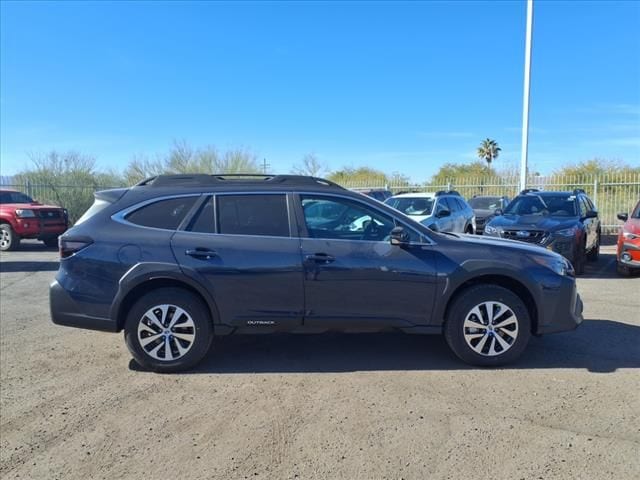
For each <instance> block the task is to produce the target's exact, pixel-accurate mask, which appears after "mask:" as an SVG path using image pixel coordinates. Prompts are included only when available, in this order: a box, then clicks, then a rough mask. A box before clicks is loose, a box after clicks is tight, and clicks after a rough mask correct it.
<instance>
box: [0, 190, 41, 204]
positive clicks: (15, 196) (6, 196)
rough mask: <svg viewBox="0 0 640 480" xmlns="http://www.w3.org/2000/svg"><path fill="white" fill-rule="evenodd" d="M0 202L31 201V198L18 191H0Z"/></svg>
mask: <svg viewBox="0 0 640 480" xmlns="http://www.w3.org/2000/svg"><path fill="white" fill-rule="evenodd" d="M0 203H33V200H32V199H31V197H29V196H27V195H25V194H24V193H20V192H0Z"/></svg>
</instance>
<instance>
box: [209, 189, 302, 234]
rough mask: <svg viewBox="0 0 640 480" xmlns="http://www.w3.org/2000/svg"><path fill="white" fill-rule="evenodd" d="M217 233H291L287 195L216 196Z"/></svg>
mask: <svg viewBox="0 0 640 480" xmlns="http://www.w3.org/2000/svg"><path fill="white" fill-rule="evenodd" d="M216 204H217V218H218V233H226V234H233V235H268V236H273V237H288V236H289V215H288V212H287V198H286V196H285V195H284V194H277V195H217V196H216Z"/></svg>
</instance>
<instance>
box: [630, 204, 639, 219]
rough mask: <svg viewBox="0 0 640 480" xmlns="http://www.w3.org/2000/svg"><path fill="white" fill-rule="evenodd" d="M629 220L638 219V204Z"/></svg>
mask: <svg viewBox="0 0 640 480" xmlns="http://www.w3.org/2000/svg"><path fill="white" fill-rule="evenodd" d="M631 218H640V202H638V205H636V209H635V210H634V211H633V213H632V214H631Z"/></svg>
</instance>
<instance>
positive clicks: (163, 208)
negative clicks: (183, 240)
mask: <svg viewBox="0 0 640 480" xmlns="http://www.w3.org/2000/svg"><path fill="white" fill-rule="evenodd" d="M197 198H198V197H195V196H193V197H179V198H169V199H166V200H159V201H157V202H154V203H151V204H149V205H145V206H144V207H141V208H138V209H137V210H135V211H133V212H131V213H130V214H128V215H127V216H126V217H125V219H126V220H127V221H128V222H131V223H135V224H136V225H140V226H142V227H153V228H162V229H165V230H176V229H177V228H178V226H179V225H180V223H182V220H184V217H185V216H186V215H187V213H189V210H191V207H193V204H194V203H195V201H196V199H197Z"/></svg>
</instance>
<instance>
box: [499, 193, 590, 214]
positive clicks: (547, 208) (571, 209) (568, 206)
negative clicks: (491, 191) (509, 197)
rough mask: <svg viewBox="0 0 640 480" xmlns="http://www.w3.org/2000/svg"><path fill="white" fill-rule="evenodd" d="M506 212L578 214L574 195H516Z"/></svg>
mask: <svg viewBox="0 0 640 480" xmlns="http://www.w3.org/2000/svg"><path fill="white" fill-rule="evenodd" d="M504 213H505V215H555V216H562V217H575V216H577V213H576V202H575V197H574V196H573V195H545V196H541V195H523V196H521V197H516V198H515V199H514V200H513V201H512V202H511V203H510V204H509V205H508V206H507V208H506V210H505V211H504Z"/></svg>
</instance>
